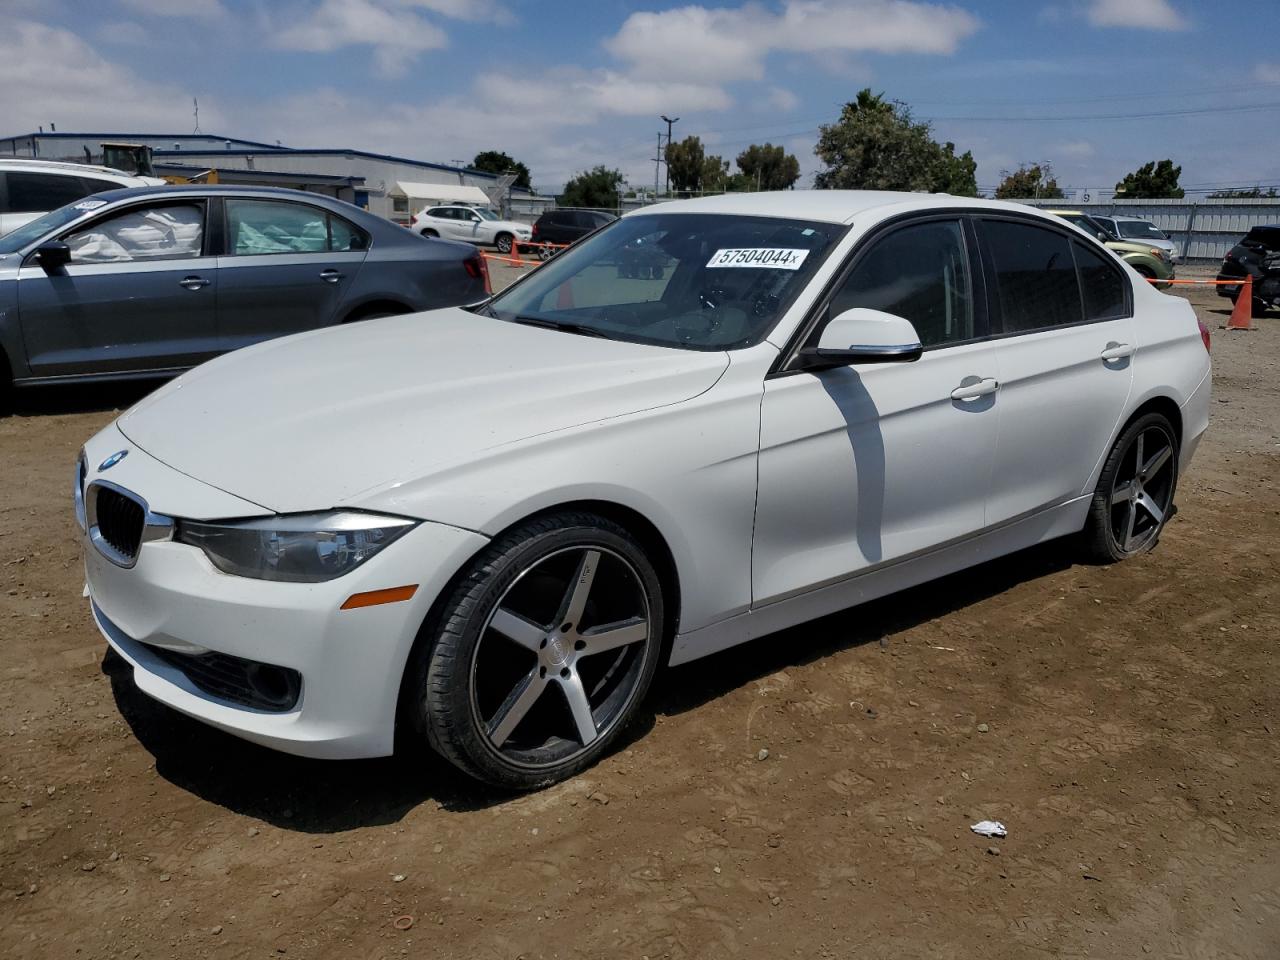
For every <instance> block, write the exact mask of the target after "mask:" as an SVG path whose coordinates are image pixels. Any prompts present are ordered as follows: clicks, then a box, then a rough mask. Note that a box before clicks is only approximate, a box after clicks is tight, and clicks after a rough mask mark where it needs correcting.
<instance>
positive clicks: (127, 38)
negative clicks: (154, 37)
mask: <svg viewBox="0 0 1280 960" xmlns="http://www.w3.org/2000/svg"><path fill="white" fill-rule="evenodd" d="M98 39H99V40H102V41H103V42H105V43H117V44H128V45H137V44H143V43H146V42H147V41H148V40H150V39H151V35H150V34H149V33H147V31H146V28H145V27H143V26H142V24H140V23H134V22H133V21H132V20H114V21H111V22H110V23H104V24H103V25H102V26H100V27H99V28H98Z"/></svg>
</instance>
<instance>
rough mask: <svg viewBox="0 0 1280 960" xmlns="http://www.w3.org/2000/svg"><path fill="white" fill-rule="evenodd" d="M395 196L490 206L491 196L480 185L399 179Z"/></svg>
mask: <svg viewBox="0 0 1280 960" xmlns="http://www.w3.org/2000/svg"><path fill="white" fill-rule="evenodd" d="M391 195H392V196H393V197H408V198H409V199H410V200H429V201H433V202H436V203H478V204H481V205H483V206H488V204H489V198H488V196H486V194H485V192H484V191H483V190H481V189H480V188H479V187H464V186H462V185H461V184H457V183H413V182H410V181H407V180H397V181H396V188H395V189H394V190H392V191H391Z"/></svg>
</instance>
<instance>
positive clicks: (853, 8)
mask: <svg viewBox="0 0 1280 960" xmlns="http://www.w3.org/2000/svg"><path fill="white" fill-rule="evenodd" d="M977 29H978V20H977V18H975V17H974V16H973V15H972V14H970V13H968V12H967V11H965V10H961V9H959V8H958V7H953V6H947V5H944V4H940V3H924V2H918V0H846V2H844V3H835V2H826V0H787V2H785V3H784V4H783V6H782V9H781V11H780V12H777V13H775V12H772V11H770V10H767V9H765V8H764V7H761V6H758V5H756V4H747V5H745V6H742V7H736V8H716V9H708V8H706V7H702V6H688V7H680V8H677V9H674V10H667V11H663V12H661V13H633V14H632V15H631V16H629V17H628V18H627V19H626V21H625V22H624V23H623V24H622V27H621V29H619V30H618V32H617V34H615V35H614V36H613V37H611V38H610V39H609V40H607V41H605V46H606V47H607V49H608V50H609V51H610V52H611V53H613V54H614V55H615V56H617V57H619V58H621V59H622V60H625V61H628V62H629V63H630V64H631V72H632V73H633V74H635V75H637V76H643V77H662V78H665V79H668V80H670V79H677V80H699V81H704V82H714V83H726V82H730V81H733V80H741V79H759V78H761V77H762V76H763V75H764V70H765V59H766V57H767V56H768V55H769V54H770V53H772V52H776V51H783V52H790V53H803V54H823V55H829V54H847V53H857V52H876V53H934V54H949V53H952V52H954V51H955V49H956V47H957V46H958V45H959V43H960V42H961V41H962V40H964V39H965V38H966V37H968V36H970V35H971V34H973V33H974V31H976V30H977Z"/></svg>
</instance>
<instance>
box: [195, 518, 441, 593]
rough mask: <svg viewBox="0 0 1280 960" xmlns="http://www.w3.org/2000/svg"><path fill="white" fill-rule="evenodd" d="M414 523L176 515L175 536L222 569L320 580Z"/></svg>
mask: <svg viewBox="0 0 1280 960" xmlns="http://www.w3.org/2000/svg"><path fill="white" fill-rule="evenodd" d="M417 525H418V524H417V521H414V520H406V519H405V518H403V517H386V516H379V515H377V514H372V513H358V512H356V511H346V510H335V511H330V512H328V513H309V514H295V515H291V516H276V517H263V518H261V519H258V520H240V521H233V522H229V523H203V522H200V521H196V520H179V521H178V529H177V534H176V536H175V537H174V539H175V540H178V541H179V542H181V543H187V544H190V545H191V546H193V547H199V548H200V549H201V550H203V551H204V553H205V556H207V557H208V558H209V561H210V562H211V563H212V564H213V565H214V566H215V567H217V568H218V569H219V570H221V571H222V572H223V573H230V574H234V575H235V576H237V577H253V578H255V579H258V580H279V581H284V582H286V583H319V582H321V581H324V580H332V579H334V578H335V577H340V576H342V575H343V574H344V573H349V572H351V571H352V570H354V569H355V568H356V567H358V566H360V564H362V563H364V562H365V561H366V560H368V559H369V558H370V557H372V556H373V555H374V554H376V553H378V552H380V551H381V550H384V549H385V548H386V547H387V546H388V545H390V544H392V543H394V542H395V541H396V540H398V539H400V538H401V537H402V536H404V535H405V534H406V533H408V532H409V531H410V530H412V529H413V528H414V527H416V526H417Z"/></svg>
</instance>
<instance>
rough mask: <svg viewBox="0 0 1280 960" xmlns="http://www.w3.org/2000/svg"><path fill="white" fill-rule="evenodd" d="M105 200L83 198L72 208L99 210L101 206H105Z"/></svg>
mask: <svg viewBox="0 0 1280 960" xmlns="http://www.w3.org/2000/svg"><path fill="white" fill-rule="evenodd" d="M106 205H107V201H105V200H81V201H80V202H79V203H77V204H76V205H75V206H74V207H73V208H72V209H74V210H97V209H98V208H99V207H105V206H106Z"/></svg>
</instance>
